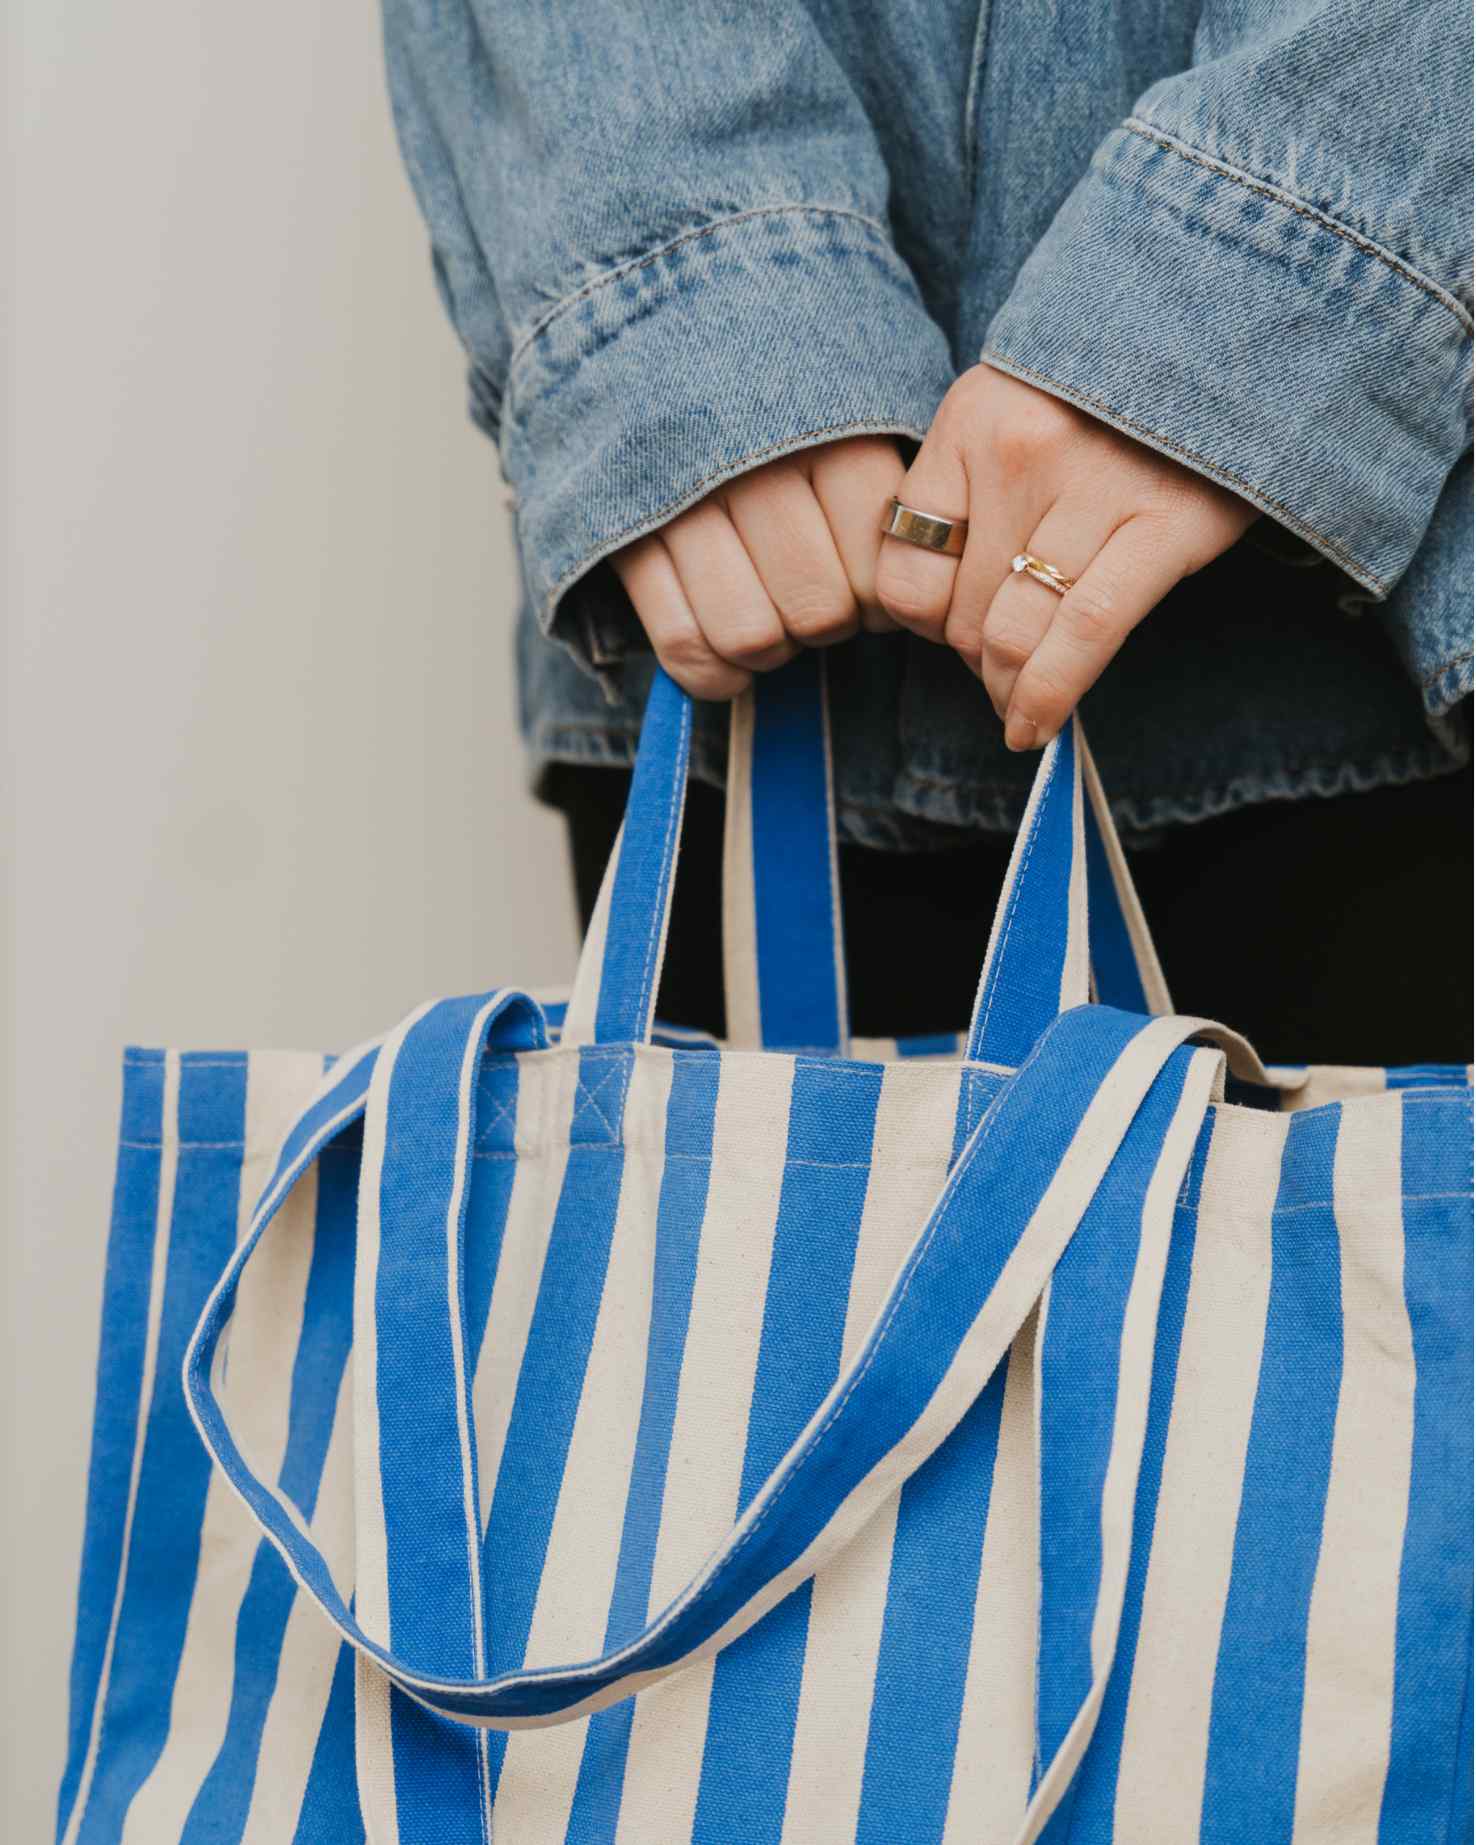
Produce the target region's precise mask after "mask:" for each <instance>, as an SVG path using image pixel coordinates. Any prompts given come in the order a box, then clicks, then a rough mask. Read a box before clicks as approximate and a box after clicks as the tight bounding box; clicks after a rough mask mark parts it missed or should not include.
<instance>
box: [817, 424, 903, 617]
mask: <svg viewBox="0 0 1476 1845" xmlns="http://www.w3.org/2000/svg"><path fill="white" fill-rule="evenodd" d="M809 454H810V458H811V466H810V485H811V487H812V488H813V490H814V494H815V498H816V499H817V500H818V501H819V503H820V510H821V512H822V513H823V514H824V515H825V522H826V524H827V525H828V526H829V528H830V536H831V540H832V542H833V544H834V546H835V549H836V551H837V552H838V553H839V555H840V560H841V563H842V565H843V566H844V569H845V573H846V576H847V578H848V580H849V582H850V585H851V594H852V596H853V597H854V598H855V601H856V607H857V609H858V610H859V612H860V621H861V626H862V627H863V628H864V629H865V630H866V631H867V633H869V634H888V633H890V632H892V630H893V629H894V627H895V625H896V624H895V623H894V622H893V620H892V618H891V616H890V615H888V614H887V612H886V610H885V609H884V608H883V607H882V605H881V602H880V600H879V598H878V596H877V587H876V575H877V559H878V555H879V553H880V550H881V543H882V537H881V523H882V520H883V518H884V517H885V516H886V509H887V506H888V505H889V504H890V502H891V500H892V498H893V496H894V495H896V494H898V493H900V492H901V488H902V478H903V476H904V475H905V473H906V472H907V470H906V468H905V467H904V466H903V464H902V457H901V455H899V454H898V452H897V446H896V444H895V443H894V442H893V441H892V440H891V438H890V437H886V436H878V437H874V438H873V437H858V438H856V439H854V440H852V441H849V442H831V443H826V444H825V446H824V447H822V448H817V449H812V450H810V451H809Z"/></svg>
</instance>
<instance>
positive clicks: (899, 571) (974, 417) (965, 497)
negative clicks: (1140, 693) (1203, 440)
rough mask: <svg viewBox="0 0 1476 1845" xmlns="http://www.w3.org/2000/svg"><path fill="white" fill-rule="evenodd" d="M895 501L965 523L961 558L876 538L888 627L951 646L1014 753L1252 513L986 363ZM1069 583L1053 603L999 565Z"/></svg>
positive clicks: (946, 404) (1044, 737)
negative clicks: (981, 689)
mask: <svg viewBox="0 0 1476 1845" xmlns="http://www.w3.org/2000/svg"><path fill="white" fill-rule="evenodd" d="M897 497H898V498H899V499H900V500H901V501H902V502H903V504H904V505H907V506H913V507H916V508H917V509H918V510H919V511H922V512H930V513H940V514H941V515H942V516H943V517H944V518H947V519H963V518H966V519H968V520H969V533H968V539H967V542H966V544H965V546H964V553H963V556H962V557H961V558H951V557H943V556H940V555H939V554H937V553H935V552H929V551H924V550H921V549H919V548H918V546H916V545H912V544H907V543H905V542H904V541H903V540H901V539H898V538H891V537H889V538H886V539H884V540H883V543H882V554H881V561H880V563H879V565H878V567H877V589H878V592H879V594H880V596H881V600H882V604H883V606H884V607H885V608H886V609H887V610H888V611H889V612H890V613H891V615H892V616H893V618H894V619H895V620H896V621H897V623H898V624H899V625H900V626H902V627H904V628H908V629H911V631H912V632H913V633H915V634H921V635H924V636H926V637H927V638H928V639H929V640H935V641H942V642H944V643H945V644H946V645H947V646H949V647H952V648H953V649H954V651H955V652H956V653H958V654H959V655H960V656H961V658H962V659H963V660H964V661H965V662H966V663H967V664H968V666H969V668H970V670H971V671H973V672H974V673H976V674H977V675H978V676H979V678H981V679H982V680H983V682H984V686H985V689H986V690H987V692H988V694H989V698H990V702H991V703H992V704H993V706H994V709H995V711H996V713H997V714H998V715H999V716H1000V717H1001V718H1003V719H1004V721H1005V742H1006V743H1007V744H1008V745H1009V746H1010V748H1011V749H1017V750H1020V749H1032V748H1038V747H1040V746H1042V745H1044V744H1046V743H1049V742H1050V740H1051V738H1052V737H1053V736H1055V734H1056V732H1057V731H1058V730H1059V729H1060V728H1061V726H1062V725H1063V724H1064V723H1065V722H1066V720H1067V718H1068V717H1069V716H1070V715H1071V713H1072V711H1073V710H1074V709H1075V708H1076V703H1077V700H1078V699H1079V698H1081V697H1082V695H1083V694H1084V693H1085V692H1086V691H1087V690H1088V689H1089V688H1090V687H1091V686H1092V685H1093V684H1094V683H1095V682H1096V680H1097V678H1098V676H1099V675H1100V673H1101V672H1102V670H1103V668H1104V667H1105V666H1106V665H1107V664H1108V662H1109V661H1110V660H1111V659H1112V657H1113V655H1114V654H1115V653H1116V652H1117V650H1118V648H1119V647H1121V645H1122V643H1123V642H1124V641H1125V640H1126V639H1127V637H1128V635H1129V634H1130V633H1131V632H1132V630H1133V629H1134V628H1135V627H1136V626H1137V625H1138V623H1139V622H1140V621H1141V620H1142V619H1143V617H1144V616H1145V615H1146V614H1147V613H1148V612H1149V610H1150V609H1152V608H1153V607H1154V606H1155V605H1156V604H1157V603H1158V602H1160V601H1161V600H1162V599H1163V597H1164V596H1166V595H1167V594H1168V592H1169V590H1171V589H1172V588H1173V586H1174V585H1175V584H1176V583H1177V582H1179V581H1180V579H1181V578H1183V577H1187V576H1189V575H1191V574H1192V572H1194V571H1196V570H1199V569H1201V568H1203V566H1204V565H1205V564H1207V563H1209V562H1210V561H1211V559H1213V558H1216V557H1218V556H1219V555H1220V553H1221V552H1222V551H1225V550H1228V549H1229V547H1230V546H1231V545H1232V544H1233V543H1234V542H1235V540H1236V539H1237V538H1239V537H1240V535H1241V533H1242V532H1244V531H1245V529H1246V527H1247V526H1248V525H1250V524H1251V522H1252V521H1253V520H1254V519H1255V518H1256V516H1257V515H1256V509H1255V508H1254V507H1253V506H1250V505H1248V504H1247V503H1246V502H1245V501H1244V500H1241V499H1237V498H1236V496H1235V495H1234V494H1232V493H1227V492H1226V491H1225V490H1224V489H1223V488H1222V487H1217V486H1215V484H1214V483H1213V482H1212V481H1208V480H1206V479H1204V477H1203V476H1202V475H1199V474H1194V473H1191V472H1190V471H1189V469H1187V468H1182V467H1180V466H1179V465H1178V463H1177V462H1173V461H1170V460H1168V459H1167V458H1166V457H1165V456H1163V455H1160V454H1158V453H1157V452H1156V451H1155V450H1153V449H1150V448H1145V447H1143V446H1142V444H1140V443H1137V442H1134V441H1131V440H1130V439H1129V438H1128V437H1127V436H1124V435H1120V434H1119V433H1118V432H1117V431H1116V430H1115V429H1110V428H1108V427H1107V425H1106V424H1105V423H1099V422H1097V421H1096V420H1095V419H1094V418H1092V417H1089V416H1086V415H1085V414H1083V412H1081V411H1080V410H1076V409H1073V408H1072V406H1071V405H1070V404H1066V403H1062V402H1061V401H1060V400H1059V399H1058V398H1055V397H1051V396H1048V395H1047V394H1046V393H1045V392H1044V391H1038V390H1036V389H1035V388H1034V387H1033V386H1032V385H1028V384H1021V383H1020V382H1019V381H1018V380H1017V379H1014V378H1010V377H1008V376H1007V375H1006V374H1005V373H1003V372H997V371H994V370H993V369H992V368H991V367H989V366H987V365H976V366H975V367H974V368H973V370H972V371H968V372H965V373H964V375H963V376H962V377H961V378H959V379H958V381H957V382H956V383H955V384H954V386H953V388H952V389H951V390H950V391H949V393H948V395H947V397H945V398H944V400H943V402H942V403H941V404H940V405H939V407H938V414H937V415H936V417H934V419H933V425H932V428H931V429H930V430H929V431H928V437H927V441H926V442H924V444H923V446H922V448H921V449H920V450H919V451H918V455H917V459H916V460H915V461H914V462H913V464H912V466H911V467H910V468H909V469H908V471H907V478H906V480H905V481H904V483H903V485H902V487H901V488H900V489H899V490H898V494H897ZM1022 551H1024V552H1029V553H1031V554H1032V555H1033V556H1035V557H1038V558H1040V559H1042V560H1044V561H1045V562H1047V563H1050V564H1054V565H1055V567H1056V568H1057V569H1058V570H1060V571H1061V572H1062V573H1063V574H1064V575H1066V576H1068V577H1074V578H1075V579H1076V584H1075V587H1074V588H1073V589H1071V590H1069V591H1068V592H1067V593H1066V594H1065V595H1064V596H1062V595H1058V594H1057V593H1056V592H1055V591H1054V590H1051V589H1048V588H1046V587H1045V585H1044V584H1042V583H1040V582H1038V581H1036V579H1034V578H1033V577H1030V576H1028V575H1025V574H1024V573H1020V574H1016V573H1015V572H1013V571H1012V570H1011V568H1010V560H1011V559H1012V558H1013V557H1015V556H1016V555H1017V554H1018V553H1020V552H1022Z"/></svg>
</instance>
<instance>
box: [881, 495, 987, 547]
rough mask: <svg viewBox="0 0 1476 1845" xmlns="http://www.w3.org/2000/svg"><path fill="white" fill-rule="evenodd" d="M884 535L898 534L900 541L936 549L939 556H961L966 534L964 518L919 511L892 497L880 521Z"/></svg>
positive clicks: (896, 535)
mask: <svg viewBox="0 0 1476 1845" xmlns="http://www.w3.org/2000/svg"><path fill="white" fill-rule="evenodd" d="M882 530H883V531H884V532H885V533H886V535H887V537H888V538H900V539H901V540H902V542H903V543H904V544H909V545H920V546H921V547H922V549H923V550H924V551H937V552H938V553H940V555H942V556H943V557H962V556H963V548H964V540H965V538H967V537H968V535H969V522H968V520H967V519H944V518H942V517H940V515H939V514H937V513H925V512H919V511H918V509H917V508H916V507H915V506H904V505H903V504H902V502H901V501H900V500H893V501H892V503H891V505H890V506H889V507H888V508H887V516H886V518H885V519H884V520H883V521H882Z"/></svg>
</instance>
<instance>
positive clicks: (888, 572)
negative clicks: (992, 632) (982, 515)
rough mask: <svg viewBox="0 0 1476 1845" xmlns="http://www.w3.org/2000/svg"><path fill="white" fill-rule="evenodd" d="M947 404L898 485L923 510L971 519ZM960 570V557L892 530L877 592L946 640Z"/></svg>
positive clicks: (906, 619) (900, 619) (927, 634)
mask: <svg viewBox="0 0 1476 1845" xmlns="http://www.w3.org/2000/svg"><path fill="white" fill-rule="evenodd" d="M946 409H947V404H946V400H945V404H944V406H943V408H941V409H940V410H939V412H938V415H937V416H936V417H935V418H934V419H933V426H932V428H931V429H930V430H929V431H928V438H927V440H926V442H924V443H923V445H922V447H921V448H920V449H919V450H918V453H917V459H916V460H915V461H914V462H913V464H912V466H911V467H910V468H909V469H908V470H907V473H906V475H905V476H904V477H903V480H902V484H901V486H900V487H899V488H897V490H896V497H897V498H898V499H899V500H901V502H902V504H903V505H904V506H911V507H913V508H915V509H916V510H917V511H918V512H924V513H932V514H934V515H935V516H936V517H938V518H942V519H967V518H968V517H969V477H968V472H967V470H966V468H965V466H964V460H963V450H962V448H961V447H960V446H959V444H958V443H957V442H956V441H955V440H954V433H955V432H954V425H953V421H952V419H951V418H949V417H948V416H947V415H946V414H945V412H946ZM883 511H884V509H883ZM879 517H880V515H879ZM970 536H971V537H972V531H971V533H970ZM958 574H959V560H958V559H957V558H955V557H945V556H943V555H942V554H941V553H940V552H937V551H925V550H924V549H923V548H922V547H921V546H920V545H915V544H909V543H908V542H907V540H906V539H903V538H893V537H891V536H890V535H888V536H887V537H885V538H883V539H882V545H881V556H880V558H879V559H878V562H877V569H876V589H877V595H878V596H879V598H880V600H881V604H882V607H883V608H884V609H885V610H886V611H887V613H888V614H889V615H890V616H891V617H892V619H893V621H895V622H896V623H897V625H898V626H899V627H901V628H907V629H909V630H910V631H911V632H912V633H914V634H920V635H922V636H923V637H924V638H925V639H926V640H930V641H941V640H942V639H943V631H944V628H945V626H946V625H947V621H948V611H949V609H950V607H951V605H952V602H953V594H954V585H955V583H956V582H957V580H958Z"/></svg>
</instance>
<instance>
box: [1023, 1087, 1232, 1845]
mask: <svg viewBox="0 0 1476 1845" xmlns="http://www.w3.org/2000/svg"><path fill="white" fill-rule="evenodd" d="M1213 1133H1214V1125H1213V1117H1207V1118H1206V1120H1205V1123H1204V1125H1203V1127H1202V1128H1201V1129H1200V1131H1199V1139H1198V1141H1197V1143H1196V1145H1195V1148H1194V1157H1193V1159H1192V1161H1191V1163H1190V1167H1189V1172H1188V1174H1187V1177H1186V1179H1185V1184H1184V1189H1183V1194H1182V1196H1181V1198H1180V1201H1179V1205H1178V1208H1177V1210H1176V1211H1175V1213H1174V1230H1173V1237H1172V1240H1171V1241H1170V1243H1169V1252H1168V1266H1167V1267H1166V1269H1165V1270H1164V1277H1163V1295H1162V1298H1161V1300H1160V1302H1159V1308H1158V1332H1157V1339H1156V1342H1155V1345H1154V1349H1153V1383H1152V1388H1151V1393H1150V1395H1149V1399H1148V1427H1147V1430H1146V1432H1145V1436H1144V1443H1143V1464H1142V1468H1141V1470H1140V1472H1139V1474H1138V1492H1137V1500H1136V1503H1135V1506H1134V1509H1133V1548H1132V1556H1131V1560H1130V1562H1129V1565H1128V1578H1127V1586H1126V1590H1125V1593H1124V1597H1123V1605H1122V1625H1121V1627H1120V1628H1119V1630H1118V1636H1117V1652H1116V1655H1115V1657H1114V1659H1113V1662H1112V1674H1111V1677H1110V1678H1109V1679H1108V1681H1107V1690H1106V1692H1105V1694H1104V1695H1103V1698H1102V1709H1101V1711H1100V1713H1099V1715H1098V1717H1097V1727H1096V1729H1095V1731H1094V1732H1093V1734H1092V1740H1091V1745H1090V1747H1089V1748H1088V1749H1087V1752H1086V1755H1085V1756H1084V1758H1083V1759H1082V1764H1081V1767H1080V1768H1079V1769H1078V1770H1077V1774H1076V1779H1075V1781H1074V1782H1073V1783H1072V1785H1071V1788H1070V1789H1069V1790H1068V1792H1067V1795H1066V1797H1065V1798H1064V1799H1063V1800H1062V1802H1061V1804H1060V1805H1059V1806H1058V1807H1057V1809H1056V1811H1055V1813H1054V1814H1053V1815H1052V1817H1051V1820H1050V1823H1049V1824H1048V1825H1047V1827H1046V1829H1045V1831H1044V1832H1043V1833H1042V1834H1041V1845H1065V1841H1066V1840H1068V1839H1069V1840H1070V1841H1071V1842H1072V1845H1112V1834H1113V1808H1114V1806H1115V1805H1116V1802H1117V1776H1118V1770H1119V1768H1120V1767H1121V1763H1122V1739H1123V1732H1124V1730H1125V1728H1126V1725H1127V1707H1128V1693H1129V1690H1130V1689H1131V1686H1132V1681H1133V1664H1134V1660H1135V1658H1136V1656H1137V1650H1138V1635H1139V1633H1140V1632H1141V1630H1142V1624H1143V1591H1144V1587H1145V1585H1146V1583H1147V1580H1148V1558H1149V1554H1150V1552H1151V1549H1152V1539H1153V1526H1154V1522H1155V1520H1156V1519H1157V1517H1158V1495H1159V1490H1160V1488H1161V1487H1162V1484H1163V1458H1164V1453H1165V1451H1166V1449H1167V1446H1168V1428H1169V1417H1170V1415H1171V1414H1172V1411H1173V1406H1174V1383H1175V1379H1176V1377H1177V1375H1178V1369H1179V1350H1180V1346H1181V1344H1182V1341H1183V1336H1184V1315H1185V1312H1186V1310H1187V1308H1188V1305H1189V1279H1190V1275H1191V1273H1192V1271H1193V1266H1194V1247H1195V1241H1196V1235H1197V1230H1198V1222H1199V1194H1200V1188H1201V1186H1202V1184H1203V1182H1204V1163H1205V1160H1206V1158H1207V1157H1208V1154H1209V1144H1210V1140H1211V1137H1212V1135H1213Z"/></svg>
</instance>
